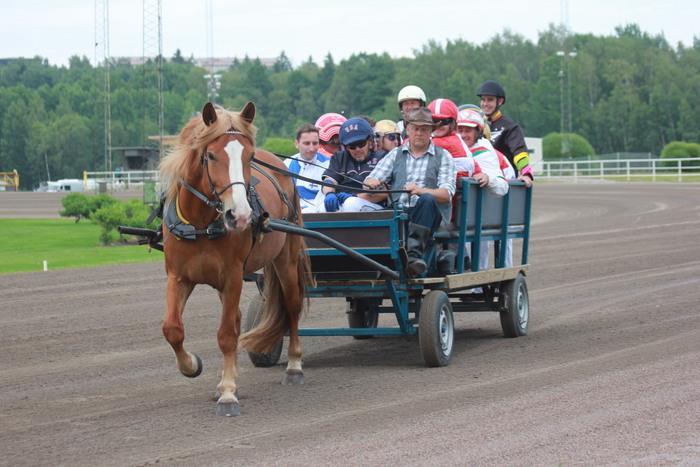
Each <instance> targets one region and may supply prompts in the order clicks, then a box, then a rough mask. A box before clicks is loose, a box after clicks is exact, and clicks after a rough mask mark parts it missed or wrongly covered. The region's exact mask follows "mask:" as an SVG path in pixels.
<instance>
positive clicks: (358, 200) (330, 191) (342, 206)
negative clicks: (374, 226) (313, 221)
mask: <svg viewBox="0 0 700 467" xmlns="http://www.w3.org/2000/svg"><path fill="white" fill-rule="evenodd" d="M373 136H374V130H373V129H372V126H371V125H370V124H369V122H368V121H367V120H366V119H364V118H357V117H356V118H351V119H349V120H347V121H346V122H344V123H343V124H342V125H341V127H340V134H339V137H340V143H341V144H342V146H343V150H342V151H341V152H338V153H336V154H335V156H333V157H332V158H331V161H330V165H329V166H328V169H327V170H326V171H325V172H324V174H323V181H325V182H328V183H333V184H336V185H343V186H348V187H352V188H360V189H363V188H365V187H364V186H363V184H362V182H363V181H364V180H365V178H366V177H367V175H369V174H370V172H372V170H374V168H375V167H376V166H377V163H379V161H380V160H381V158H382V157H383V154H381V153H379V152H376V151H374V150H373V149H372V148H373V144H372V143H373V141H372V137H373ZM321 191H322V192H323V194H324V199H323V203H322V204H323V208H324V210H325V211H326V212H335V211H341V212H358V211H376V210H379V209H384V206H383V205H382V204H381V203H379V202H374V201H373V200H374V199H375V196H376V195H367V194H364V193H359V194H358V193H357V192H351V191H343V189H342V188H341V187H340V186H339V187H338V188H333V187H326V186H324V187H323V188H322V190H321ZM319 204H320V203H319Z"/></svg>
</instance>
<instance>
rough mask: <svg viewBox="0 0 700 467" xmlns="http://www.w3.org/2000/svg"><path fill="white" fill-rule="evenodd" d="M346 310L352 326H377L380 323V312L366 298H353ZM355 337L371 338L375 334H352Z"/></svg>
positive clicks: (349, 324) (349, 325)
mask: <svg viewBox="0 0 700 467" xmlns="http://www.w3.org/2000/svg"><path fill="white" fill-rule="evenodd" d="M345 312H346V313H347V315H348V327H350V328H376V327H377V324H379V313H377V311H376V310H375V309H374V307H373V306H372V304H371V303H369V302H367V301H365V300H351V301H350V302H348V306H347V309H346V310H345ZM352 337H353V339H358V340H360V339H371V338H373V337H374V336H352Z"/></svg>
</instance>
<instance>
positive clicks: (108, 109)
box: [95, 0, 112, 171]
mask: <svg viewBox="0 0 700 467" xmlns="http://www.w3.org/2000/svg"><path fill="white" fill-rule="evenodd" d="M100 65H101V66H102V70H103V103H104V165H105V166H104V169H105V170H107V171H111V170H112V94H111V84H110V67H111V57H110V55H109V0H95V68H97V67H99V66H100Z"/></svg>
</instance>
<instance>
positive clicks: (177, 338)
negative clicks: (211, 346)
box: [163, 274, 202, 378]
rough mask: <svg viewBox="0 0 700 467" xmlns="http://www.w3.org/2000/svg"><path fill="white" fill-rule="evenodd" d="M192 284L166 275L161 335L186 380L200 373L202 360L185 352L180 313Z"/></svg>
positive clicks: (183, 327)
mask: <svg viewBox="0 0 700 467" xmlns="http://www.w3.org/2000/svg"><path fill="white" fill-rule="evenodd" d="M193 289H194V284H193V283H192V282H190V281H186V280H184V279H182V278H180V277H177V276H175V275H173V274H168V286H167V292H166V299H165V302H166V304H165V318H164V319H163V335H164V336H165V340H167V341H168V343H169V344H170V346H171V347H172V348H173V350H174V351H175V357H176V358H177V367H178V369H179V370H180V373H182V374H183V375H185V376H187V377H188V378H196V377H197V376H199V375H200V374H201V373H202V359H201V358H199V357H198V356H197V355H195V354H193V353H190V352H188V351H186V350H185V347H184V345H183V342H184V341H185V326H184V324H183V322H182V313H183V311H184V309H185V303H186V302H187V299H188V298H189V296H190V294H191V293H192V290H193Z"/></svg>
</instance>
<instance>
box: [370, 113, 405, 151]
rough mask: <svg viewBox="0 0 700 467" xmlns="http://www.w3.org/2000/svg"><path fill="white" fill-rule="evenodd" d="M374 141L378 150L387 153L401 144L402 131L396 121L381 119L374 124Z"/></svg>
mask: <svg viewBox="0 0 700 467" xmlns="http://www.w3.org/2000/svg"><path fill="white" fill-rule="evenodd" d="M374 141H375V145H376V147H377V151H381V152H384V153H385V154H386V153H388V152H389V151H391V150H392V149H394V148H396V147H399V146H401V132H400V131H399V127H398V125H397V124H396V123H395V122H392V121H391V120H380V121H378V122H377V124H376V125H374Z"/></svg>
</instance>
